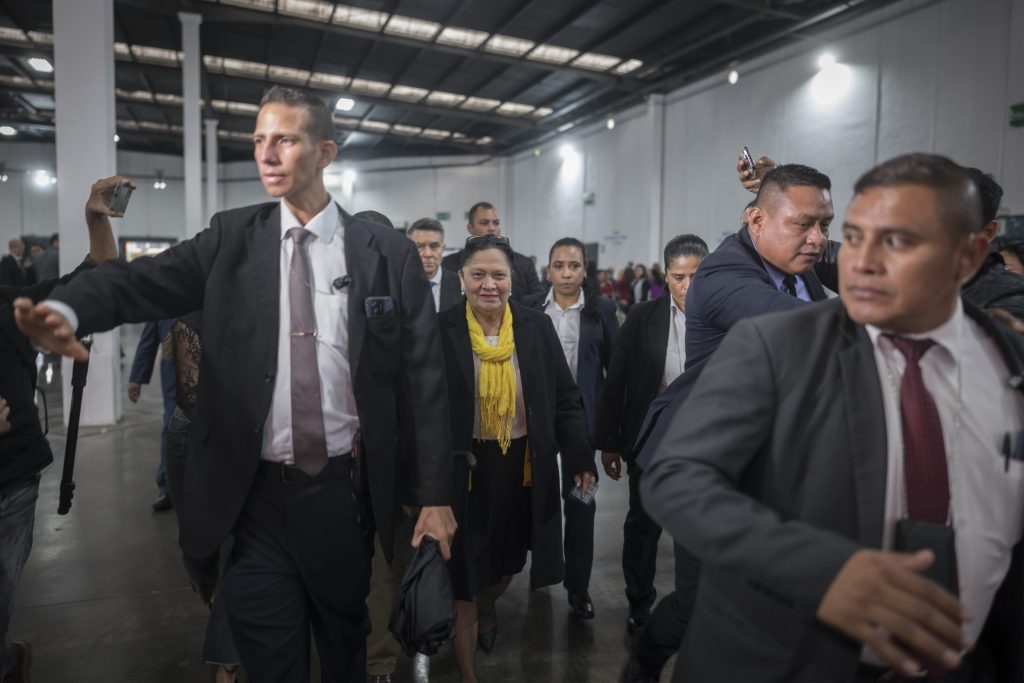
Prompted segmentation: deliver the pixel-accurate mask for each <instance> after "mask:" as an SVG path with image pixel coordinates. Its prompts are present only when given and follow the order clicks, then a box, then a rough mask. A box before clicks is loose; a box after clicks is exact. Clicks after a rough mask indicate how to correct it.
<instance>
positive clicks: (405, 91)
mask: <svg viewBox="0 0 1024 683" xmlns="http://www.w3.org/2000/svg"><path fill="white" fill-rule="evenodd" d="M429 93H430V91H429V90H427V89H426V88H414V87H412V86H409V85H396V86H394V87H393V88H391V92H389V93H388V97H390V98H391V99H393V100H403V101H405V102H419V101H420V100H422V99H423V98H424V97H426V96H427V95H428V94H429Z"/></svg>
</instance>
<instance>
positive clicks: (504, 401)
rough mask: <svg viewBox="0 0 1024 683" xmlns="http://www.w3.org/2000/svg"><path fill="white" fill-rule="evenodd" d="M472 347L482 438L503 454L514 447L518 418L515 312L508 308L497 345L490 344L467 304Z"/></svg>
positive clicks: (467, 320) (506, 306) (507, 306)
mask: <svg viewBox="0 0 1024 683" xmlns="http://www.w3.org/2000/svg"><path fill="white" fill-rule="evenodd" d="M466 322H467V323H469V343H470V344H471V345H472V347H473V353H475V354H476V355H477V357H478V358H479V359H480V388H479V392H480V435H481V436H483V437H485V438H496V439H497V440H498V446H499V447H501V452H502V453H507V452H508V448H509V446H510V445H511V443H512V419H513V418H514V417H515V414H516V371H515V368H513V367H512V353H513V352H514V351H515V350H516V344H515V339H514V338H513V336H512V311H511V310H510V308H509V305H508V304H507V303H506V304H505V313H504V315H503V317H502V319H501V329H500V330H499V331H498V345H497V346H491V345H490V344H489V343H487V338H486V337H485V336H484V330H483V328H482V327H480V323H478V322H477V321H476V317H475V316H474V315H473V309H471V308H470V307H469V302H468V301H467V302H466Z"/></svg>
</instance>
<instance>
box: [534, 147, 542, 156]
mask: <svg viewBox="0 0 1024 683" xmlns="http://www.w3.org/2000/svg"><path fill="white" fill-rule="evenodd" d="M533 156H535V157H539V156H540V147H534V148H533Z"/></svg>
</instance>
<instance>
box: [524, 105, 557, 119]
mask: <svg viewBox="0 0 1024 683" xmlns="http://www.w3.org/2000/svg"><path fill="white" fill-rule="evenodd" d="M554 113H555V110H554V109H552V108H551V107H537V108H536V109H534V110H533V111H532V112H530V118H534V119H542V118H544V117H545V116H551V115H552V114H554Z"/></svg>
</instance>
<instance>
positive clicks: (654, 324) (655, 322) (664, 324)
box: [647, 293, 671, 383]
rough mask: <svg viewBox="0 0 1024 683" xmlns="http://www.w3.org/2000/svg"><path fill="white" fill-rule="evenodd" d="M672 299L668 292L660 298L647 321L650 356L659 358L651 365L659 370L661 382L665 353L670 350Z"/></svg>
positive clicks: (663, 372) (653, 368)
mask: <svg viewBox="0 0 1024 683" xmlns="http://www.w3.org/2000/svg"><path fill="white" fill-rule="evenodd" d="M670 301H671V298H670V295H669V294H668V293H666V294H664V295H663V296H662V297H661V298H660V299H658V303H657V304H656V305H655V306H654V310H652V311H651V316H652V317H651V319H650V320H649V321H647V330H648V337H647V343H648V345H649V346H648V348H649V349H650V353H651V355H650V357H651V358H655V359H657V360H656V363H655V365H653V366H651V369H652V370H655V369H656V370H657V371H658V382H659V383H660V382H661V378H662V377H663V376H664V374H665V354H666V352H667V351H668V327H669V307H670V306H671V303H670Z"/></svg>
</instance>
